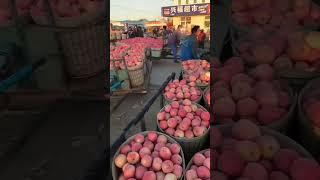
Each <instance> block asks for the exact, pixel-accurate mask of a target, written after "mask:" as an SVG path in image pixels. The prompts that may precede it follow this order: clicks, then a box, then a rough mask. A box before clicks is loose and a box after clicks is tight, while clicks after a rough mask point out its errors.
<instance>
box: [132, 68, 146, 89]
mask: <svg viewBox="0 0 320 180" xmlns="http://www.w3.org/2000/svg"><path fill="white" fill-rule="evenodd" d="M128 74H129V77H130V81H131V86H132V87H138V86H141V85H142V84H143V83H144V67H143V66H142V68H140V69H136V70H128Z"/></svg>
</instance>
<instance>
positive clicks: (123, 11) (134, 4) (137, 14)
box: [110, 0, 173, 21]
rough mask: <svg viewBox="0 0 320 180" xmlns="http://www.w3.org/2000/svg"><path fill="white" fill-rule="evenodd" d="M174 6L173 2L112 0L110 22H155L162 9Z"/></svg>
mask: <svg viewBox="0 0 320 180" xmlns="http://www.w3.org/2000/svg"><path fill="white" fill-rule="evenodd" d="M172 5H173V0H110V20H112V21H119V20H139V19H148V20H155V19H157V18H158V19H159V18H160V17H161V7H164V6H172Z"/></svg>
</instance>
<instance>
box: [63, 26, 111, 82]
mask: <svg viewBox="0 0 320 180" xmlns="http://www.w3.org/2000/svg"><path fill="white" fill-rule="evenodd" d="M104 33H105V32H104V25H103V23H96V24H93V25H87V26H83V27H80V28H77V29H73V28H72V29H68V28H63V29H62V30H59V32H58V38H59V40H60V41H61V44H62V50H63V53H64V55H65V56H66V61H67V62H66V64H67V69H68V71H69V74H70V76H71V77H73V78H84V77H90V76H93V75H96V74H97V73H98V72H101V71H102V70H103V69H105V67H106V66H105V64H106V63H105V62H104V57H103V55H104V40H103V38H104Z"/></svg>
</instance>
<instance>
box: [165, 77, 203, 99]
mask: <svg viewBox="0 0 320 180" xmlns="http://www.w3.org/2000/svg"><path fill="white" fill-rule="evenodd" d="M164 97H165V98H166V99H168V100H170V101H181V100H184V99H189V100H191V101H192V102H198V101H199V100H200V99H201V90H200V89H199V88H198V87H196V86H195V83H187V81H186V80H185V79H182V80H181V81H179V80H178V79H175V80H173V81H172V82H170V83H169V84H168V85H167V86H166V87H165V89H164Z"/></svg>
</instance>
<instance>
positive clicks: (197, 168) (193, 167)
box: [184, 149, 217, 180]
mask: <svg viewBox="0 0 320 180" xmlns="http://www.w3.org/2000/svg"><path fill="white" fill-rule="evenodd" d="M210 177H211V176H210V149H205V150H202V151H200V152H197V153H196V154H195V155H194V156H193V157H192V159H191V160H190V161H189V163H188V165H187V167H186V171H185V172H184V179H185V180H193V179H197V180H208V179H210ZM212 179H217V178H212Z"/></svg>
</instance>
